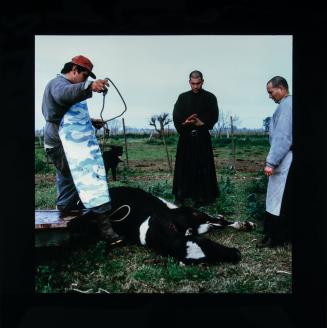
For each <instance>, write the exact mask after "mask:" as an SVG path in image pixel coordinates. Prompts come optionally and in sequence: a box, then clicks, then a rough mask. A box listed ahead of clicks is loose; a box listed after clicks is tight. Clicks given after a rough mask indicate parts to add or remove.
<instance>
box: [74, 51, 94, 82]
mask: <svg viewBox="0 0 327 328" xmlns="http://www.w3.org/2000/svg"><path fill="white" fill-rule="evenodd" d="M71 62H72V63H73V64H76V65H79V66H82V67H84V68H86V69H87V70H88V71H89V72H90V76H91V77H92V78H94V79H95V78H96V76H95V74H94V73H92V68H93V64H92V62H91V61H90V60H89V59H88V58H86V57H84V56H82V55H78V56H75V57H74V58H72V60H71Z"/></svg>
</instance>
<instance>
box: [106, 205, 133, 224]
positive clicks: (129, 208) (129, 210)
mask: <svg viewBox="0 0 327 328" xmlns="http://www.w3.org/2000/svg"><path fill="white" fill-rule="evenodd" d="M124 207H127V208H128V211H127V214H126V215H125V216H123V217H122V218H121V219H117V220H111V221H112V222H121V221H123V220H125V219H126V218H127V217H128V216H129V213H130V212H131V207H130V206H129V205H122V206H120V207H118V208H117V209H116V210H115V211H113V212H112V213H110V215H109V218H110V217H111V216H112V215H114V214H115V213H116V212H118V211H119V210H120V209H121V208H124Z"/></svg>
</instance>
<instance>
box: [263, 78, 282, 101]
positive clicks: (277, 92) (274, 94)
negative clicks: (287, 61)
mask: <svg viewBox="0 0 327 328" xmlns="http://www.w3.org/2000/svg"><path fill="white" fill-rule="evenodd" d="M267 92H268V93H269V98H271V99H272V100H273V101H274V102H275V103H279V102H280V100H281V99H282V98H284V96H285V89H284V88H282V87H281V86H277V87H273V86H272V83H271V82H270V83H268V84H267Z"/></svg>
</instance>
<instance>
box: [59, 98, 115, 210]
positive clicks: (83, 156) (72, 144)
mask: <svg viewBox="0 0 327 328" xmlns="http://www.w3.org/2000/svg"><path fill="white" fill-rule="evenodd" d="M94 131H95V129H94V127H93V126H92V123H91V119H90V116H89V112H88V108H87V103H86V101H81V102H79V103H77V104H75V105H73V106H72V107H70V109H69V110H68V111H67V112H66V113H65V115H64V117H63V118H62V120H61V122H60V125H59V136H60V140H61V142H62V145H63V148H64V151H65V155H66V158H67V162H68V165H69V168H70V171H71V174H72V177H73V180H74V183H75V186H76V189H77V192H78V194H79V197H80V199H81V201H82V202H83V205H84V206H85V207H86V208H93V207H96V206H99V205H102V204H104V203H107V202H109V201H110V196H109V189H108V183H107V176H106V172H105V168H104V163H103V158H102V154H101V151H100V147H99V144H98V140H97V138H96V136H95V133H94Z"/></svg>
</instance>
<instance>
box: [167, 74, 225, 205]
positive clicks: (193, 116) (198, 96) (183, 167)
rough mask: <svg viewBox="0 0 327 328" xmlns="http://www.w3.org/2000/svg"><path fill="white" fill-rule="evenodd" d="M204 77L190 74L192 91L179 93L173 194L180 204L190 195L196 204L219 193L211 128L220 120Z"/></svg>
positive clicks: (207, 201)
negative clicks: (205, 86) (204, 86)
mask: <svg viewBox="0 0 327 328" xmlns="http://www.w3.org/2000/svg"><path fill="white" fill-rule="evenodd" d="M203 82H204V80H203V76H202V73H201V72H199V71H193V72H191V73H190V80H189V83H190V86H191V90H190V91H187V92H184V93H182V94H180V95H179V97H178V99H177V101H176V103H175V106H174V111H173V120H174V125H175V128H176V130H177V132H178V133H179V140H178V144H177V151H176V161H175V172H174V182H173V190H172V193H173V194H174V195H175V202H176V204H177V205H182V204H183V202H184V200H185V199H186V198H191V199H192V200H193V201H194V202H195V206H201V205H205V204H209V203H211V202H213V201H214V200H215V199H216V198H217V197H218V195H219V188H218V183H217V177H216V170H215V163H214V158H213V152H212V145H211V137H210V134H209V130H211V129H212V128H213V126H214V125H215V123H216V122H217V121H218V115H219V110H218V103H217V98H216V96H215V95H214V94H212V93H210V92H208V91H206V90H204V89H202V85H203Z"/></svg>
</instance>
